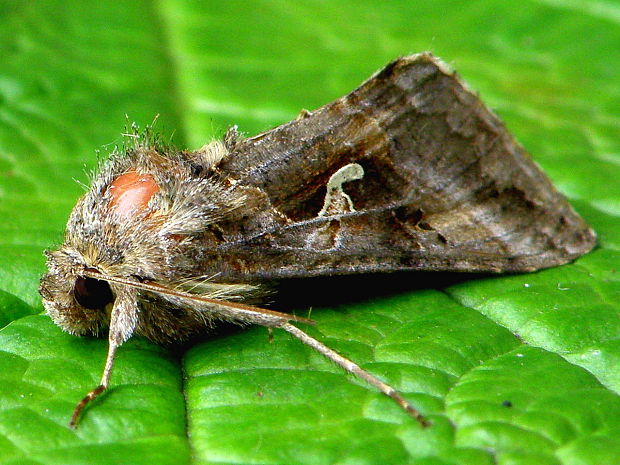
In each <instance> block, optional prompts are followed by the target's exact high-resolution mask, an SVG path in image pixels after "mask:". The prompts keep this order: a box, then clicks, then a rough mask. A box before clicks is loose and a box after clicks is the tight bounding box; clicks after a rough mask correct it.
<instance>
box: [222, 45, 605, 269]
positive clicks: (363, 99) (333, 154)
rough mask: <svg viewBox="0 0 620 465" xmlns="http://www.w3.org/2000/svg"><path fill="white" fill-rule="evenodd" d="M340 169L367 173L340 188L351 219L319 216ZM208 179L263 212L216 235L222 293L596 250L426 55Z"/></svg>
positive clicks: (561, 259) (258, 144)
mask: <svg viewBox="0 0 620 465" xmlns="http://www.w3.org/2000/svg"><path fill="white" fill-rule="evenodd" d="M350 163H357V164H359V165H361V166H362V167H363V170H364V173H365V174H364V176H363V178H362V179H360V180H356V181H352V182H350V183H347V184H345V185H344V189H345V191H346V193H347V194H348V195H349V196H350V198H351V199H352V202H353V206H354V208H355V210H356V211H355V212H349V213H343V214H342V215H340V216H338V217H322V216H318V213H319V212H320V211H321V209H322V207H323V203H324V199H325V195H326V184H327V183H328V180H329V179H330V177H331V176H332V175H333V173H334V172H336V171H337V170H338V169H340V168H342V167H343V166H345V165H347V164H350ZM218 171H219V172H220V173H222V174H223V175H225V176H228V177H230V178H231V179H234V180H235V182H237V183H238V185H239V187H240V188H246V189H248V191H250V190H251V192H252V193H254V194H256V195H255V196H254V197H255V198H260V203H261V206H260V208H259V210H260V212H261V213H260V214H258V215H253V216H252V217H250V218H249V219H246V220H245V221H246V223H245V224H244V225H243V227H240V226H239V224H235V225H226V224H223V225H222V230H223V236H224V237H227V235H229V236H228V237H233V236H234V237H235V240H233V241H224V242H223V243H222V244H220V245H219V246H218V247H217V249H216V250H215V251H214V255H215V256H216V257H217V260H219V261H220V263H221V264H222V265H223V266H222V270H223V272H222V275H221V277H222V279H233V280H244V279H247V278H248V277H251V278H264V279H270V278H276V277H290V276H308V275H321V274H335V273H357V272H372V271H393V270H406V269H417V270H445V271H482V272H484V271H491V272H500V271H509V272H519V271H532V270H536V269H539V268H546V267H551V266H555V265H559V264H563V263H566V262H569V261H571V260H573V259H575V258H576V257H578V256H580V255H582V254H584V253H586V252H587V251H589V250H590V249H591V248H592V247H593V246H594V243H595V235H594V233H593V231H592V230H591V229H590V228H589V227H588V226H587V224H586V223H585V222H584V221H583V220H582V219H581V218H580V217H579V216H578V215H577V214H576V213H575V212H574V210H573V209H572V208H571V206H570V205H569V204H568V202H567V200H566V199H565V198H564V196H562V195H561V194H560V193H558V192H557V191H556V190H555V188H554V187H553V185H552V184H551V182H550V181H549V180H548V178H547V177H546V176H545V175H544V174H543V173H542V171H541V170H540V169H539V168H538V167H537V166H536V164H535V163H534V162H533V161H532V160H531V159H530V158H529V156H528V154H527V153H526V152H525V151H524V149H523V148H522V147H521V146H520V145H519V144H517V142H516V141H515V140H514V139H513V137H512V136H511V135H510V134H509V133H508V131H507V130H506V128H505V127H504V125H503V123H502V122H501V121H500V120H499V119H498V118H497V117H496V116H495V115H494V114H493V113H492V112H491V111H490V110H489V109H488V108H487V107H486V106H485V105H484V104H483V103H482V102H481V101H480V99H479V98H478V97H477V96H476V95H475V94H473V93H472V92H471V91H470V90H468V89H467V87H465V86H464V84H463V83H462V82H461V81H460V80H459V79H458V77H457V76H456V75H455V74H454V73H453V72H451V71H449V70H448V69H447V68H446V66H445V65H444V64H442V63H441V62H440V61H439V60H437V59H436V58H434V57H432V56H431V55H429V54H420V55H414V56H411V57H405V58H400V59H398V60H396V61H394V62H392V63H391V64H389V65H388V66H387V67H385V68H384V69H383V70H381V71H380V72H378V73H377V74H375V75H374V76H373V77H371V78H370V79H369V80H367V81H366V82H365V83H363V84H362V85H361V86H360V87H359V88H358V89H356V90H355V91H353V92H351V93H350V94H348V95H346V96H345V97H343V98H341V99H338V100H336V101H334V102H332V103H330V104H328V105H325V106H324V107H322V108H320V109H318V110H316V111H313V112H310V113H306V114H305V115H304V117H300V118H299V119H297V120H294V121H291V122H290V123H287V124H284V125H282V126H280V127H277V128H275V129H273V130H271V131H268V132H266V133H263V134H260V135H258V136H256V137H253V138H249V139H245V140H242V141H240V142H238V143H237V144H236V146H235V147H234V149H233V151H232V153H231V154H230V156H228V157H227V158H225V159H224V160H222V162H221V163H220V164H219V166H218ZM239 230H244V231H247V234H242V235H239V234H238V231H239ZM226 263H240V264H242V265H243V266H240V267H237V268H236V269H235V268H234V267H230V266H225V265H226Z"/></svg>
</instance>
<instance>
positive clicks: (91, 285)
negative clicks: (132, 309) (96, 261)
mask: <svg viewBox="0 0 620 465" xmlns="http://www.w3.org/2000/svg"><path fill="white" fill-rule="evenodd" d="M73 295H74V296H75V300H76V301H77V303H78V304H80V305H81V306H82V307H84V308H90V309H92V310H96V309H104V308H105V306H106V305H108V304H109V303H112V302H113V301H114V296H113V295H112V289H110V285H109V284H108V282H107V281H101V280H99V279H94V278H85V277H83V276H78V277H77V279H76V280H75V284H74V285H73Z"/></svg>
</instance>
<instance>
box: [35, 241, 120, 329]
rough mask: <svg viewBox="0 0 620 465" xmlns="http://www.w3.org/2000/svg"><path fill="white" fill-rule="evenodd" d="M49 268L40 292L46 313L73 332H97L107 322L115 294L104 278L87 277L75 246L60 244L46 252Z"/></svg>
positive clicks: (105, 325) (84, 264)
mask: <svg viewBox="0 0 620 465" xmlns="http://www.w3.org/2000/svg"><path fill="white" fill-rule="evenodd" d="M46 256H47V267H48V272H47V273H46V274H44V275H43V277H42V278H41V283H40V285H39V293H40V294H41V297H42V298H43V306H44V307H45V310H46V311H47V314H48V315H49V316H50V317H51V318H52V320H54V323H56V324H57V325H58V326H60V327H61V328H63V329H64V330H65V331H67V332H69V333H71V334H75V335H80V336H82V335H98V334H99V333H100V332H102V330H103V329H104V328H106V327H107V326H108V322H109V316H108V315H109V314H110V310H111V306H112V304H113V303H114V294H113V292H112V289H111V287H110V285H109V284H108V282H107V281H101V280H98V279H94V278H88V277H84V276H82V275H81V272H82V271H83V270H85V269H87V268H88V264H87V263H85V260H84V259H83V258H82V257H81V256H80V254H79V253H77V252H76V251H74V250H71V249H69V248H65V247H61V248H60V249H58V250H55V251H53V252H46Z"/></svg>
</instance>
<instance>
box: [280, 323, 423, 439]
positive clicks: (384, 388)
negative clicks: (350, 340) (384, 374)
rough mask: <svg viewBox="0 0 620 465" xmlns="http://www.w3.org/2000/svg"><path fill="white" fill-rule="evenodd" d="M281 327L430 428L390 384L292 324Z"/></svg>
mask: <svg viewBox="0 0 620 465" xmlns="http://www.w3.org/2000/svg"><path fill="white" fill-rule="evenodd" d="M279 327H280V328H282V329H283V330H284V331H286V332H288V333H290V334H292V335H293V336H295V337H296V338H297V339H299V340H300V341H301V342H303V343H304V344H306V345H308V346H310V347H312V348H313V349H314V350H316V351H317V352H318V353H320V354H321V355H323V356H324V357H326V358H328V359H329V360H331V361H332V362H334V363H336V364H337V365H339V366H340V367H342V368H343V369H344V370H345V371H348V372H349V373H351V374H353V375H355V376H357V377H358V378H361V379H363V380H364V381H366V382H367V383H368V384H371V385H372V386H374V387H376V388H377V389H378V390H379V391H381V392H382V393H383V394H385V395H386V396H388V397H389V398H391V399H392V400H393V401H394V402H396V403H397V404H398V406H399V407H400V408H402V409H403V410H405V412H407V413H408V414H409V415H411V416H412V417H413V418H415V419H416V420H417V421H418V423H420V425H422V427H423V428H426V427H427V426H430V422H429V421H428V420H427V419H426V418H424V416H423V415H422V414H421V413H420V412H419V411H418V410H417V409H416V408H415V407H414V406H413V405H411V404H410V403H409V402H408V401H407V400H406V399H405V398H404V397H403V396H402V394H401V393H400V392H398V391H397V390H396V389H394V388H393V387H392V386H390V385H389V384H386V383H384V382H383V381H381V380H380V379H379V378H377V377H375V376H374V375H372V374H370V373H369V372H367V371H366V370H364V369H363V368H361V367H360V366H359V365H358V364H356V363H354V362H353V361H351V360H349V359H348V358H345V357H343V356H342V355H340V354H339V353H338V352H336V351H334V350H332V349H330V348H329V347H327V346H326V345H325V344H323V343H322V342H319V341H317V340H316V339H314V338H313V337H312V336H310V335H308V334H306V333H305V332H303V331H302V330H301V329H299V328H298V327H296V326H293V325H292V324H290V323H283V324H281V325H280V326H279Z"/></svg>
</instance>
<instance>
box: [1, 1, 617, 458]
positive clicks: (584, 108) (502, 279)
mask: <svg viewBox="0 0 620 465" xmlns="http://www.w3.org/2000/svg"><path fill="white" fill-rule="evenodd" d="M618 18H620V9H618V7H617V6H615V4H613V3H607V4H604V3H600V2H594V1H590V0H585V1H583V2H577V1H563V2H560V1H557V0H543V1H536V2H535V1H526V2H521V3H520V4H519V5H517V4H515V3H513V2H502V1H500V0H491V1H486V2H465V3H464V2H456V1H448V0H438V1H435V2H409V1H405V0H399V1H393V2H383V3H377V2H371V1H370V0H364V1H361V2H353V1H351V0H349V1H341V2H320V1H307V2H301V1H295V2H278V1H275V0H262V1H258V2H254V3H253V4H252V6H251V8H250V7H248V4H247V2H242V1H239V0H236V1H229V2H198V1H181V0H159V1H147V0H144V1H138V0H128V1H125V2H95V1H92V0H84V1H81V2H61V1H59V0H43V1H39V2H10V1H4V2H0V56H2V57H3V65H2V66H1V67H0V214H2V217H3V218H4V221H3V222H2V223H1V224H0V327H1V328H2V329H1V330H0V464H12V465H16V464H56V463H58V464H97V463H101V464H106V465H109V464H119V465H120V464H136V465H138V464H152V463H157V464H168V463H169V464H183V463H187V464H216V463H217V464H249V463H261V464H308V465H314V464H326V463H337V464H343V465H344V464H347V465H348V464H376V463H382V464H415V465H422V464H424V465H455V464H463V465H477V464H481V465H490V464H502V465H529V464H536V465H540V464H542V465H547V464H549V465H569V464H570V465H573V464H578V465H597V464H612V463H615V462H617V461H618V458H619V457H620V439H619V438H620V397H619V396H618V393H619V392H620V372H619V371H618V369H617V367H618V366H620V338H619V334H620V306H619V305H618V300H619V299H618V297H619V296H620V283H619V280H620V277H619V274H618V262H619V259H620V253H619V251H620V233H619V231H620V184H619V183H618V182H617V179H619V177H620V155H619V154H620V139H619V137H618V127H620V111H619V110H618V109H619V108H620V86H619V85H618V78H617V75H618V65H617V63H620V26H619V23H618ZM423 50H431V51H432V52H433V53H435V54H436V55H437V56H440V57H442V58H443V59H444V60H446V61H447V62H448V63H449V64H451V65H452V66H454V67H455V68H456V69H457V70H458V71H459V73H460V74H461V75H462V76H463V78H464V79H465V80H466V81H467V82H468V83H469V84H470V85H471V87H472V88H474V89H477V90H478V91H479V92H480V94H481V97H482V99H483V100H484V101H485V102H486V103H487V104H488V105H489V106H490V107H491V108H493V109H494V110H495V111H496V112H497V113H498V114H499V115H500V116H501V117H502V118H503V119H504V120H505V121H506V123H507V125H508V127H509V128H510V129H511V131H513V133H514V134H515V136H516V137H517V139H518V140H519V141H520V142H521V143H522V144H523V145H524V146H525V147H527V149H528V150H529V151H530V152H531V153H532V154H533V157H534V159H535V160H536V161H537V162H538V163H539V164H540V165H541V166H542V167H543V169H544V170H545V172H547V174H548V175H549V176H550V177H551V179H552V180H553V181H554V182H555V184H556V186H557V187H558V189H560V190H561V191H562V192H564V193H565V194H566V195H567V196H568V197H569V198H570V199H571V202H572V203H573V205H574V206H575V208H576V209H577V211H578V212H579V213H580V214H581V215H582V216H583V217H584V218H585V219H586V220H587V221H588V222H589V223H590V224H591V225H592V226H593V228H594V229H595V230H596V231H597V233H598V235H599V246H598V248H597V249H596V250H595V251H593V252H592V253H590V254H588V255H587V256H585V257H582V258H581V259H579V260H577V261H576V262H575V263H574V264H570V265H566V266H562V267H559V268H555V269H550V270H545V271H541V272H537V273H533V274H525V275H513V276H494V277H479V276H477V277H473V278H472V277H467V276H463V277H461V278H459V279H458V280H456V281H455V280H454V279H453V278H451V277H445V276H442V275H432V276H426V275H423V276H421V275H419V274H411V275H405V276H403V275H397V276H396V275H395V276H394V278H393V279H392V278H390V277H387V278H386V277H382V278H381V279H379V278H377V279H363V280H358V281H355V280H353V281H351V280H345V281H342V282H340V281H339V282H338V283H336V284H329V283H327V282H326V281H321V280H311V281H310V282H309V283H308V284H307V285H306V287H305V291H304V292H300V293H299V295H296V294H295V291H293V292H292V293H293V295H295V297H296V298H297V301H296V302H298V303H297V304H296V309H295V311H296V312H297V313H298V314H301V315H306V314H307V312H308V307H309V306H310V305H312V301H313V300H318V301H321V302H323V304H322V305H320V306H318V307H316V306H315V307H314V308H313V309H312V314H311V317H312V318H313V319H315V320H316V321H317V323H318V325H317V327H315V328H309V329H308V332H309V333H310V334H311V335H313V336H314V337H317V338H319V339H320V340H322V341H324V342H325V343H326V344H328V345H329V346H331V347H333V348H334V349H336V350H338V351H339V352H341V353H342V354H344V355H346V356H348V357H350V358H351V359H353V360H354V361H356V362H357V363H359V364H360V365H361V366H363V367H364V368H366V369H368V370H369V371H371V372H373V373H374V374H376V375H377V376H380V377H381V378H382V379H385V380H386V381H388V382H390V383H391V384H392V385H394V386H395V387H397V388H398V389H400V390H401V391H402V392H403V393H404V394H405V395H406V397H407V398H408V399H409V400H411V401H412V402H413V403H414V404H415V405H416V406H418V407H419V408H420V409H421V410H422V411H423V412H424V413H425V414H427V415H428V416H429V417H430V418H431V420H432V421H433V426H432V427H431V428H428V429H426V430H422V429H421V428H420V427H419V425H418V424H417V423H416V422H415V421H414V420H412V419H411V418H409V417H407V416H406V415H404V414H403V413H402V412H401V411H400V410H399V409H398V408H397V407H396V406H395V405H393V404H392V402H391V401H390V400H388V399H386V398H384V397H383V396H382V395H381V394H378V393H376V392H375V391H374V390H373V389H372V388H370V387H369V386H366V385H365V384H363V383H362V382H360V381H358V380H356V379H353V378H352V377H351V376H347V375H345V374H343V373H342V372H341V371H340V370H339V369H338V368H337V367H334V366H333V365H332V364H330V363H328V362H326V361H325V360H323V359H322V358H321V357H320V356H319V355H317V354H315V353H312V351H311V350H310V349H308V348H306V347H303V346H302V345H301V344H300V343H298V342H297V341H295V340H292V338H291V337H290V336H289V335H287V334H285V333H281V332H278V331H276V332H275V333H274V339H273V342H270V341H269V337H268V335H267V332H266V330H265V329H263V328H249V329H247V330H243V331H237V332H232V333H230V334H225V335H221V336H219V337H217V338H214V339H212V340H208V341H204V342H202V343H200V344H196V345H195V346H193V347H191V348H190V349H189V350H188V351H187V352H186V353H182V354H172V353H170V352H168V351H166V350H164V349H162V348H159V347H156V346H154V345H153V344H150V343H149V342H147V341H144V340H141V339H138V338H135V339H134V340H131V341H129V342H128V343H127V344H125V345H124V346H123V347H122V349H121V350H120V352H119V355H118V362H117V366H116V368H115V372H114V375H113V379H112V383H113V388H112V389H111V390H110V391H109V392H108V393H107V394H106V395H105V396H102V397H101V398H100V399H98V400H97V401H96V402H95V403H94V404H93V405H92V407H91V408H89V409H88V410H87V411H86V412H85V415H84V418H83V420H82V423H81V425H80V428H79V429H78V430H77V431H73V430H71V429H69V428H68V427H67V426H66V424H67V421H68V419H69V416H70V414H71V411H72V408H73V406H74V405H75V402H76V401H77V400H78V399H80V398H81V397H82V396H83V395H84V394H85V393H86V392H87V391H88V390H89V389H91V388H93V387H94V386H95V385H96V384H97V383H98V380H99V377H100V374H101V369H102V367H103V362H104V358H105V352H106V341H105V340H97V339H89V338H77V337H74V336H70V335H68V334H65V333H63V332H62V331H61V330H60V329H58V328H57V327H56V326H54V325H53V323H52V322H51V321H50V320H49V318H48V317H46V316H44V315H38V314H39V313H40V312H41V311H42V307H41V304H40V299H39V297H38V295H37V285H38V279H39V276H40V274H41V273H42V272H43V271H44V258H43V255H42V250H43V249H44V248H47V247H52V246H55V245H57V244H59V243H60V242H61V241H62V230H63V228H64V223H65V221H66V217H67V215H68V213H69V211H70V209H71V207H72V205H73V204H74V202H75V200H76V198H77V197H78V196H79V195H80V193H81V191H82V188H81V187H80V186H79V184H78V183H76V182H75V181H74V180H75V179H77V180H79V181H81V182H87V176H86V174H85V172H87V171H88V170H90V169H92V167H94V166H95V164H96V156H95V150H96V149H101V151H102V153H104V154H105V153H106V152H108V151H110V150H111V148H112V146H113V145H114V144H117V143H120V141H121V136H120V133H121V132H122V130H123V126H124V125H125V124H126V116H125V115H128V118H129V120H130V121H136V122H137V123H138V124H140V125H141V126H144V125H145V124H147V123H149V122H150V121H152V120H153V118H154V117H155V115H157V114H158V115H159V122H158V125H159V128H160V130H161V131H163V132H164V133H165V134H171V133H173V132H174V141H175V143H176V144H177V145H179V146H181V147H185V146H187V147H189V148H197V147H199V146H201V145H203V144H204V143H205V142H207V141H208V140H209V139H211V137H213V136H214V135H218V134H221V133H222V131H223V130H224V129H225V128H226V127H227V126H229V125H231V124H238V125H239V128H240V130H241V131H243V132H244V133H247V134H255V133H257V132H259V131H262V130H266V129H268V128H270V127H272V126H274V125H276V124H280V123H282V122H285V121H288V120H290V119H292V118H294V117H295V116H296V115H297V113H298V112H299V111H300V110H301V109H302V108H306V109H309V110H311V109H314V108H316V107H318V106H320V105H322V104H324V103H327V102H329V101H331V100H333V99H334V98H337V97H339V96H341V95H343V94H345V93H346V92H348V91H350V90H351V89H353V88H354V87H355V86H357V85H358V84H359V83H360V82H361V81H362V80H364V79H366V78H367V77H368V76H369V75H370V74H371V73H372V72H374V71H375V70H376V69H378V68H380V67H381V66H383V65H384V64H386V63H387V62H388V61H389V60H391V59H393V58H395V57H396V56H399V55H404V54H409V53H413V52H418V51H423ZM339 286H342V287H339ZM330 293H337V294H338V295H339V297H338V298H333V299H331V297H330ZM317 297H323V298H322V299H317ZM325 302H327V304H326V303H325Z"/></svg>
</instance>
